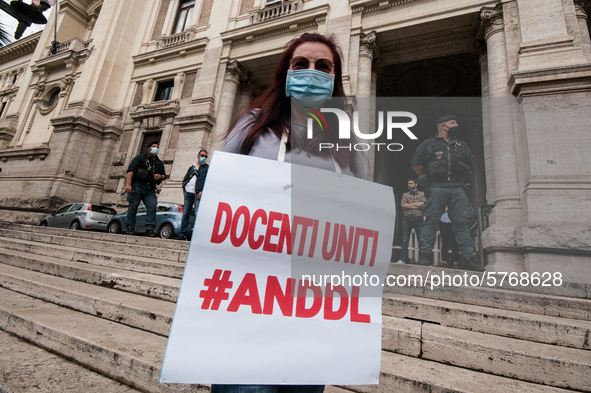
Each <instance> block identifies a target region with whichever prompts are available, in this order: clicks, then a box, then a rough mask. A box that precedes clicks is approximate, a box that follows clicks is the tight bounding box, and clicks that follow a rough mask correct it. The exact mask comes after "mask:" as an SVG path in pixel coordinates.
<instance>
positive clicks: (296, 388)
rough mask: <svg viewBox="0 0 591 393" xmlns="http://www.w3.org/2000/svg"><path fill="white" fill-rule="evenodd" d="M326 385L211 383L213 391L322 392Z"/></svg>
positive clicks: (223, 392) (214, 392)
mask: <svg viewBox="0 0 591 393" xmlns="http://www.w3.org/2000/svg"><path fill="white" fill-rule="evenodd" d="M322 392H324V385H211V393H322Z"/></svg>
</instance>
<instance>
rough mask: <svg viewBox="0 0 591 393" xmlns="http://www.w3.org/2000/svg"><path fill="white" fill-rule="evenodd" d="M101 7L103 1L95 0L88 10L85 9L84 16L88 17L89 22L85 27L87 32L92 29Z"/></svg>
mask: <svg viewBox="0 0 591 393" xmlns="http://www.w3.org/2000/svg"><path fill="white" fill-rule="evenodd" d="M102 7H103V0H95V1H94V2H93V3H92V4H91V5H90V6H88V8H87V9H86V15H87V16H88V19H89V22H88V25H87V26H86V29H87V30H92V29H94V24H95V23H96V20H97V18H98V16H99V14H100V13H101V9H102Z"/></svg>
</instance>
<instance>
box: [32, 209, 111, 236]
mask: <svg viewBox="0 0 591 393" xmlns="http://www.w3.org/2000/svg"><path fill="white" fill-rule="evenodd" d="M115 214H117V212H116V211H115V209H112V208H110V207H106V206H101V205H96V204H93V203H73V204H71V205H67V206H64V207H62V208H61V209H59V210H57V211H53V212H51V214H50V215H48V216H47V217H45V218H43V220H41V225H42V226H49V227H56V228H70V229H95V230H99V231H105V232H106V231H107V224H108V223H109V221H110V220H111V218H112V217H113V216H114V215H115Z"/></svg>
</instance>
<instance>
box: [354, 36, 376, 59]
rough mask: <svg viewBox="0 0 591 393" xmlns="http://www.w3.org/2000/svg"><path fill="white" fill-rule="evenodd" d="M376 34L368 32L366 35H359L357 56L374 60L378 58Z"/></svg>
mask: <svg viewBox="0 0 591 393" xmlns="http://www.w3.org/2000/svg"><path fill="white" fill-rule="evenodd" d="M377 38H378V36H377V34H376V32H375V31H372V32H369V33H367V34H365V33H361V36H360V37H359V56H364V57H368V58H369V59H372V60H373V59H374V58H377V57H378V56H379V52H378V50H377Z"/></svg>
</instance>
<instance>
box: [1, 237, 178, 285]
mask: <svg viewBox="0 0 591 393" xmlns="http://www.w3.org/2000/svg"><path fill="white" fill-rule="evenodd" d="M0 249H5V250H13V251H22V252H28V253H31V254H36V255H45V256H48V257H55V258H60V259H64V260H67V261H74V262H86V263H90V264H93V265H100V266H110V267H115V268H117V269H123V270H131V271H136V272H142V273H150V274H157V275H160V276H166V277H174V278H182V277H183V272H184V270H185V263H184V262H172V261H166V260H161V259H155V258H147V257H134V256H127V255H117V254H113V253H111V252H108V251H103V252H101V251H86V250H82V249H79V248H74V247H65V246H54V245H52V244H49V243H39V242H36V241H29V240H21V239H16V238H6V237H0Z"/></svg>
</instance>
